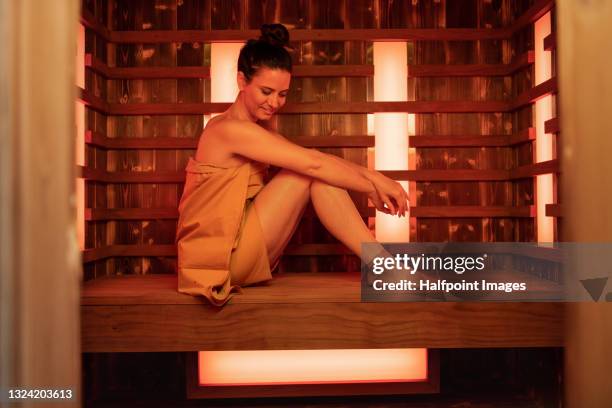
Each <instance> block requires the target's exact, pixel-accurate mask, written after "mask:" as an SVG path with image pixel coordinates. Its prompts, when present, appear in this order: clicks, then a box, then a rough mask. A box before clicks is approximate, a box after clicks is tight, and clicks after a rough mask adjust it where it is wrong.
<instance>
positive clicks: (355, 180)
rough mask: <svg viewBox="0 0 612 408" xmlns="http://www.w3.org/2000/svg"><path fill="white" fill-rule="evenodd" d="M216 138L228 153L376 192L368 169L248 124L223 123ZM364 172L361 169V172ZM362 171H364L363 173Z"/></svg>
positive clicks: (366, 191)
mask: <svg viewBox="0 0 612 408" xmlns="http://www.w3.org/2000/svg"><path fill="white" fill-rule="evenodd" d="M218 126H219V128H218V130H219V135H220V137H221V139H222V140H223V142H224V144H225V145H226V146H227V148H228V150H229V151H230V152H231V153H235V154H239V155H241V156H244V157H248V158H249V159H252V160H256V161H259V162H263V163H269V164H272V165H274V166H278V167H282V168H286V169H289V170H292V171H295V172H296V173H300V174H304V175H307V176H310V177H313V178H316V179H319V180H321V181H324V182H326V183H328V184H331V185H334V186H337V187H341V188H346V189H349V190H354V191H360V192H365V193H374V192H375V191H376V189H375V187H374V185H373V183H372V182H371V181H370V180H369V179H368V177H367V173H366V171H367V169H364V168H362V167H359V166H356V165H353V166H351V165H349V164H347V163H350V162H347V161H345V160H342V159H339V158H336V157H335V156H333V155H329V154H325V153H322V152H319V151H318V150H314V149H306V148H303V147H301V146H298V145H296V144H294V143H291V142H290V141H288V140H287V139H285V138H283V137H280V136H279V135H275V134H273V133H272V132H269V131H267V130H265V129H264V128H262V127H261V126H259V125H257V124H255V123H252V122H247V121H237V120H226V121H224V122H223V123H220V124H219V125H218ZM362 169H363V170H362ZM364 170H365V171H364Z"/></svg>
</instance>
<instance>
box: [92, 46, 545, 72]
mask: <svg viewBox="0 0 612 408" xmlns="http://www.w3.org/2000/svg"><path fill="white" fill-rule="evenodd" d="M532 63H533V51H529V52H526V53H524V54H522V55H521V56H519V57H518V58H517V59H516V60H514V61H513V62H512V63H510V64H452V65H446V64H439V65H434V64H429V65H426V64H424V65H411V66H409V68H408V72H409V75H410V76H411V77H437V76H508V75H512V74H513V73H514V72H516V71H518V70H519V69H522V68H525V67H527V66H529V65H530V64H532ZM85 66H86V67H88V68H90V69H92V70H93V71H95V72H97V73H99V74H100V75H103V76H104V77H106V78H110V79H154V78H210V68H209V67H206V66H202V67H200V66H188V67H121V68H119V67H108V66H106V64H104V63H103V62H101V61H100V60H98V59H97V58H95V57H93V56H92V55H91V54H86V55H85ZM292 75H293V76H294V77H371V76H373V75H374V66H372V65H294V66H293V72H292Z"/></svg>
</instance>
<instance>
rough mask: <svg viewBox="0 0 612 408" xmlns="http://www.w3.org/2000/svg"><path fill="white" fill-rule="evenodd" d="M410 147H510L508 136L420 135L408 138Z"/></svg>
mask: <svg viewBox="0 0 612 408" xmlns="http://www.w3.org/2000/svg"><path fill="white" fill-rule="evenodd" d="M408 145H409V146H410V147H481V146H482V147H499V146H507V145H508V135H473V136H466V135H444V136H434V135H418V136H410V137H409V138H408Z"/></svg>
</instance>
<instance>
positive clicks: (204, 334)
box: [81, 273, 564, 352]
mask: <svg viewBox="0 0 612 408" xmlns="http://www.w3.org/2000/svg"><path fill="white" fill-rule="evenodd" d="M176 287H177V277H176V275H130V276H117V277H104V278H99V279H95V280H92V281H88V282H86V283H85V284H84V287H83V291H82V298H81V304H82V308H81V313H82V351H83V352H177V351H197V350H254V349H330V348H395V347H428V348H483V347H559V346H562V345H563V319H564V305H563V304H562V303H498V302H462V303H449V302H444V303H443V302H410V303H365V302H361V300H360V275H359V274H358V273H287V274H279V275H276V276H275V278H274V279H273V280H272V281H270V282H266V283H264V284H262V285H259V286H252V287H247V288H244V289H243V291H244V293H243V294H239V295H237V296H235V297H234V298H233V299H232V300H231V301H230V302H229V303H228V304H227V305H226V306H224V307H223V308H215V307H212V306H210V305H208V304H207V303H206V302H205V301H204V300H203V299H202V298H199V297H192V296H189V295H184V294H181V293H179V292H178V291H177V289H176Z"/></svg>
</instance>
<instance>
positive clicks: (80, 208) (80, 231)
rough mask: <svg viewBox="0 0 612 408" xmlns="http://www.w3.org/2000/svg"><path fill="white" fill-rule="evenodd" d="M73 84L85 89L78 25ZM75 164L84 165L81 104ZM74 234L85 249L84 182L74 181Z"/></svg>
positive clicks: (82, 33) (79, 105) (78, 104)
mask: <svg viewBox="0 0 612 408" xmlns="http://www.w3.org/2000/svg"><path fill="white" fill-rule="evenodd" d="M75 82H76V86H77V87H79V88H82V89H84V88H85V27H83V26H82V25H80V24H79V25H78V29H77V47H76V64H75ZM75 121H76V123H75V126H76V140H75V163H76V164H77V165H79V166H84V165H85V106H84V105H83V103H81V102H76V105H75ZM74 193H75V198H76V213H77V214H76V232H77V241H78V244H79V249H81V250H83V249H85V180H84V179H82V178H77V179H76V186H75V192H74Z"/></svg>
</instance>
